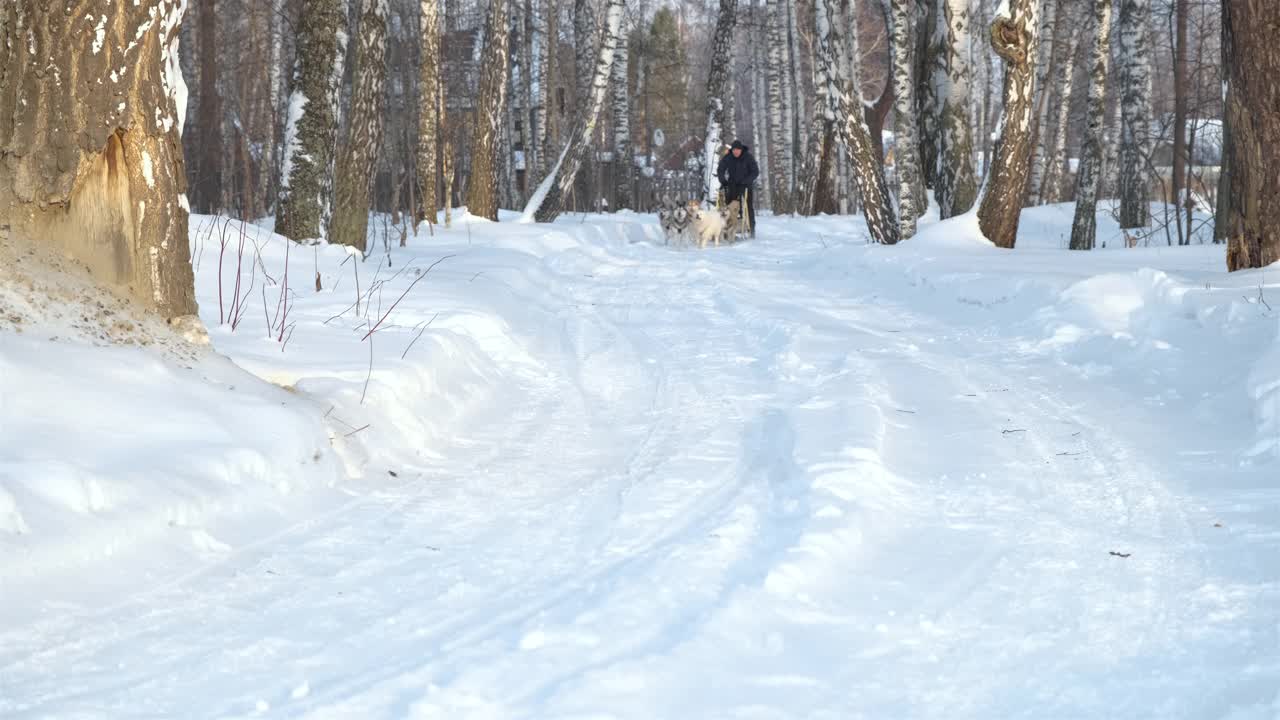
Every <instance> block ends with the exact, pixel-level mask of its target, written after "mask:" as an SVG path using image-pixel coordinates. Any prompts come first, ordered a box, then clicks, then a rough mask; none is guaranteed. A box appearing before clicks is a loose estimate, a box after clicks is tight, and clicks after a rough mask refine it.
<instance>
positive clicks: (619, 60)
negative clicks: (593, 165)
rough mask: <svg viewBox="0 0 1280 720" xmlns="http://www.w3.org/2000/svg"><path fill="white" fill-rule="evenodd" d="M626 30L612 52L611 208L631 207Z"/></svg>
mask: <svg viewBox="0 0 1280 720" xmlns="http://www.w3.org/2000/svg"><path fill="white" fill-rule="evenodd" d="M627 35H628V30H627V28H626V27H625V26H624V27H623V28H622V29H621V30H620V31H619V32H618V42H617V47H616V49H615V50H614V55H613V70H612V77H613V79H612V81H611V82H610V86H611V90H612V93H613V175H614V177H613V181H614V205H615V207H614V208H613V209H614V210H618V209H620V208H624V207H631V205H632V202H631V176H632V173H633V171H634V170H635V162H634V161H633V160H632V158H631V88H630V84H629V82H628V62H627V59H628V56H629V53H630V49H629V47H628V43H627Z"/></svg>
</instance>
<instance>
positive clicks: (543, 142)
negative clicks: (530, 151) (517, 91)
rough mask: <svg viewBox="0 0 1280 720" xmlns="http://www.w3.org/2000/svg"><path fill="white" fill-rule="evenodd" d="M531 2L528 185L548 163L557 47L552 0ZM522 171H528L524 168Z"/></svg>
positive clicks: (540, 177) (537, 178)
mask: <svg viewBox="0 0 1280 720" xmlns="http://www.w3.org/2000/svg"><path fill="white" fill-rule="evenodd" d="M532 1H533V4H534V15H533V22H534V28H533V31H534V43H535V51H536V53H537V56H538V57H537V59H536V60H535V61H534V67H535V68H536V71H537V74H536V76H535V77H536V78H537V90H536V92H535V93H534V95H535V98H534V101H533V105H534V107H533V113H534V114H533V144H534V150H535V152H534V155H535V159H536V161H537V162H536V165H535V167H533V168H532V170H533V171H534V173H533V174H532V175H530V176H529V180H528V181H527V182H528V183H529V187H533V185H534V182H535V180H536V181H537V182H542V178H543V177H544V176H545V175H546V174H547V171H548V170H549V169H550V167H551V157H550V155H551V150H550V147H549V146H548V142H547V139H548V138H549V137H550V125H549V124H548V123H549V119H550V113H549V108H550V105H551V100H552V95H553V94H552V92H551V78H552V77H553V75H552V69H553V67H554V63H555V54H556V48H557V47H559V41H558V40H557V39H556V24H555V16H554V14H553V13H554V12H555V9H554V7H553V3H552V0H532ZM525 172H529V171H528V170H526V171H525Z"/></svg>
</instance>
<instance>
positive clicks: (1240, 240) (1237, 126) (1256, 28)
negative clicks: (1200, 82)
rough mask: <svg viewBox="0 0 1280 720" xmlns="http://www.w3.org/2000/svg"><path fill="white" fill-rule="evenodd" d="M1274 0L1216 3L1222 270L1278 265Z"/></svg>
mask: <svg viewBox="0 0 1280 720" xmlns="http://www.w3.org/2000/svg"><path fill="white" fill-rule="evenodd" d="M1278 27H1280V4H1277V3H1274V2H1270V0H1230V1H1229V2H1223V4H1222V45H1223V47H1222V54H1223V64H1224V66H1225V69H1226V77H1227V87H1228V90H1227V113H1226V122H1227V124H1228V125H1229V127H1230V128H1231V133H1230V135H1229V136H1228V137H1229V142H1230V147H1229V148H1228V150H1227V153H1228V157H1230V165H1231V172H1230V180H1229V182H1228V184H1229V188H1228V201H1227V212H1226V215H1225V217H1222V218H1220V219H1219V222H1222V223H1224V224H1225V225H1226V228H1225V234H1226V239H1227V269H1228V270H1233V271H1234V270H1241V269H1244V268H1258V267H1266V266H1267V265H1270V264H1272V263H1274V262H1280V171H1277V168H1280V112H1277V111H1276V108H1280V84H1277V82H1276V79H1277V78H1280V44H1277V43H1276V36H1275V29H1276V28H1278Z"/></svg>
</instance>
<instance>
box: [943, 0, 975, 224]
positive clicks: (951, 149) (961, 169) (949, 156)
mask: <svg viewBox="0 0 1280 720" xmlns="http://www.w3.org/2000/svg"><path fill="white" fill-rule="evenodd" d="M944 15H945V18H944V19H945V21H946V25H947V62H946V68H947V78H946V81H947V82H946V94H945V95H944V98H943V103H942V119H941V121H942V126H941V128H939V130H940V132H941V138H940V140H939V155H940V157H941V162H940V163H939V167H938V182H937V186H936V191H935V193H934V196H935V197H936V199H937V202H938V211H939V216H940V217H941V218H942V219H944V220H945V219H947V218H950V217H955V216H956V215H960V214H962V213H966V212H969V210H970V208H972V207H973V203H974V201H975V200H977V197H978V178H977V175H976V173H975V172H974V167H973V136H972V134H971V131H970V122H969V80H970V78H971V76H972V74H973V73H972V70H971V66H970V65H969V45H970V31H969V27H970V24H971V23H970V19H969V18H970V15H969V3H968V1H967V0H946V7H945V8H944Z"/></svg>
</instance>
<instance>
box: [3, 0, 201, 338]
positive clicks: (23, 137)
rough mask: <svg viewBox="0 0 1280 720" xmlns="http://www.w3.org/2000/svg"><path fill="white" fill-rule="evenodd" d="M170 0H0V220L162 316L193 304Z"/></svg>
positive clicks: (179, 8) (177, 19)
mask: <svg viewBox="0 0 1280 720" xmlns="http://www.w3.org/2000/svg"><path fill="white" fill-rule="evenodd" d="M185 6H186V3H185V2H182V0H139V2H133V3H105V4H97V5H95V6H94V7H93V9H92V10H90V11H87V13H88V14H87V16H86V17H77V18H76V19H74V20H73V19H70V18H68V17H67V16H66V15H65V14H64V11H63V10H64V8H63V7H62V4H54V3H35V2H19V3H7V4H6V7H4V8H3V9H0V118H2V119H0V157H2V158H3V162H0V224H3V225H10V226H11V227H12V231H13V233H14V236H15V237H16V238H24V239H26V240H28V241H30V242H32V243H39V244H41V245H44V246H47V247H49V248H50V249H53V250H55V251H58V252H62V253H65V254H67V255H70V256H71V257H73V258H75V259H76V260H78V261H80V262H82V263H83V264H84V265H86V266H87V267H88V269H89V271H90V272H91V273H92V274H93V276H94V277H95V278H96V279H98V280H99V281H101V282H103V283H104V284H107V285H110V286H112V287H113V289H115V290H117V291H119V292H121V293H122V294H125V295H127V296H129V297H131V298H132V299H133V300H135V301H136V302H138V303H139V304H141V305H143V306H144V307H149V308H151V309H154V310H156V311H158V312H159V313H160V314H161V315H163V316H165V317H170V318H172V317H177V316H184V315H193V314H195V312H196V301H195V287H194V281H193V278H192V274H191V262H190V260H191V258H190V252H189V249H188V239H187V200H186V195H185V194H184V193H185V192H186V178H185V175H184V169H183V158H182V138H181V133H182V120H183V115H184V114H185V110H186V108H185V106H184V104H182V101H183V100H184V97H185V93H186V88H185V86H184V84H183V80H182V74H181V71H180V68H179V58H178V38H179V33H180V28H181V23H182V15H183V10H184V8H185Z"/></svg>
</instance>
